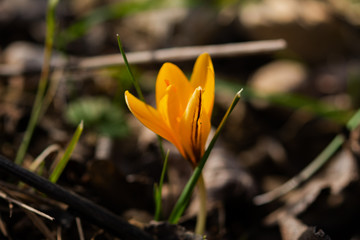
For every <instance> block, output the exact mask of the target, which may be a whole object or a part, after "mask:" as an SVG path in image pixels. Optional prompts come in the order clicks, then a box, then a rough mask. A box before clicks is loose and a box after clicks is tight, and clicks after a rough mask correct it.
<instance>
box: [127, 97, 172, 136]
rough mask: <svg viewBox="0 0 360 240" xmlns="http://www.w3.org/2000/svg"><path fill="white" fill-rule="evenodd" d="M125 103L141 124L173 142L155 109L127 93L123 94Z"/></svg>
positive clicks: (169, 131) (168, 130)
mask: <svg viewBox="0 0 360 240" xmlns="http://www.w3.org/2000/svg"><path fill="white" fill-rule="evenodd" d="M125 101H126V104H127V105H128V107H129V109H130V111H131V112H132V113H133V114H134V115H135V117H136V118H137V119H138V120H139V121H140V122H141V123H142V124H144V125H145V126H146V127H147V128H149V129H150V130H151V131H153V132H155V133H156V134H158V135H160V136H161V137H163V138H165V139H166V140H168V141H170V142H174V136H173V134H172V131H171V129H170V128H169V126H168V125H167V124H166V123H165V121H164V119H163V118H162V117H161V115H160V113H159V112H158V111H157V110H156V109H154V108H153V107H151V106H150V105H148V104H146V103H144V102H142V101H140V100H139V99H137V98H136V97H135V96H134V95H132V94H131V93H129V91H126V92H125Z"/></svg>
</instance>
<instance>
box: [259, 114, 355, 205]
mask: <svg viewBox="0 0 360 240" xmlns="http://www.w3.org/2000/svg"><path fill="white" fill-rule="evenodd" d="M359 124H360V109H359V110H358V111H357V112H356V113H355V114H354V115H353V117H352V118H351V119H350V120H349V121H348V123H347V124H346V126H347V128H348V129H349V130H350V131H352V130H354V129H355V128H356V127H357V126H359ZM344 142H345V137H344V136H343V135H342V134H338V135H336V136H335V138H334V139H333V140H332V141H331V142H330V143H329V145H328V146H327V147H326V148H325V149H324V150H323V151H322V152H321V153H320V154H319V155H318V156H317V157H316V158H315V159H314V160H313V161H312V162H311V163H310V164H309V165H308V166H307V167H305V168H304V169H303V170H302V171H301V172H300V173H299V174H297V175H296V176H295V177H293V178H291V179H290V180H288V181H287V182H285V183H284V184H282V185H281V186H279V187H277V188H275V189H273V190H272V191H270V192H267V193H264V194H260V195H258V196H256V197H255V198H254V199H253V201H254V203H255V204H256V205H263V204H266V203H269V202H271V201H273V200H275V199H277V198H279V197H281V196H283V195H285V194H286V193H288V192H290V191H291V190H293V189H295V188H296V187H298V186H299V185H300V184H301V183H302V182H304V181H306V180H308V179H309V178H310V177H311V176H313V175H314V174H315V173H316V172H317V171H318V170H319V169H320V168H321V167H322V166H323V165H324V164H325V163H327V161H328V160H329V159H331V157H332V156H333V155H334V153H335V152H336V151H337V150H338V149H339V148H340V147H341V145H342V144H343V143H344Z"/></svg>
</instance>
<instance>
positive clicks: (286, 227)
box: [279, 215, 330, 240]
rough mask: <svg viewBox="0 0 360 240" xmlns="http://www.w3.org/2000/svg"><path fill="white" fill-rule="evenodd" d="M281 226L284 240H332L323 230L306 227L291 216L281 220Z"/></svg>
mask: <svg viewBox="0 0 360 240" xmlns="http://www.w3.org/2000/svg"><path fill="white" fill-rule="evenodd" d="M279 225H280V232H281V236H282V239H283V240H321V239H324V240H330V237H329V236H328V235H326V234H325V232H324V231H323V230H321V229H318V228H316V227H309V226H306V225H305V224H303V223H302V222H301V221H300V220H298V219H297V218H294V217H293V216H291V215H287V216H285V217H283V218H281V219H280V220H279Z"/></svg>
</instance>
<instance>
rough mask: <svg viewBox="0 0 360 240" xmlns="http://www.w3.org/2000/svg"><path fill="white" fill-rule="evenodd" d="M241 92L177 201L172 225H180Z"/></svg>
mask: <svg viewBox="0 0 360 240" xmlns="http://www.w3.org/2000/svg"><path fill="white" fill-rule="evenodd" d="M241 92H242V89H241V90H240V91H239V92H237V93H236V95H235V97H234V99H233V101H232V103H231V105H230V107H229V108H228V110H227V112H226V113H225V115H224V117H223V119H222V120H221V122H220V124H219V126H218V128H217V129H216V131H215V134H214V137H213V138H212V139H211V142H210V144H209V146H208V148H207V149H206V151H205V153H204V155H203V156H202V158H201V160H200V162H199V164H198V165H197V166H196V167H195V169H194V172H193V174H192V175H191V177H190V179H189V181H188V182H187V184H186V185H185V187H184V190H183V191H182V193H181V195H180V197H179V199H178V200H177V202H176V204H175V206H174V208H173V210H172V212H171V214H170V217H169V219H168V221H169V222H170V223H171V224H176V223H178V221H179V219H180V217H181V216H182V214H183V212H184V211H185V208H186V206H187V204H188V202H189V201H190V197H191V194H192V192H193V190H194V187H195V185H196V183H197V181H198V179H199V177H200V175H201V172H202V170H203V168H204V165H205V163H206V161H207V159H208V157H209V155H210V153H211V150H212V149H213V147H214V145H215V142H216V140H217V139H218V137H219V135H220V132H221V130H222V129H223V127H224V125H225V122H226V120H227V119H228V118H229V116H230V113H231V112H232V110H233V109H234V107H235V106H236V104H237V103H238V101H239V99H240V94H241Z"/></svg>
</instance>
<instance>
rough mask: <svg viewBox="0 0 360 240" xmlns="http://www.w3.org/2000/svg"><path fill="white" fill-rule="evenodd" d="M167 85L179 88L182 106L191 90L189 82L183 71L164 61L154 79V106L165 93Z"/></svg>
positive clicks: (157, 104)
mask: <svg viewBox="0 0 360 240" xmlns="http://www.w3.org/2000/svg"><path fill="white" fill-rule="evenodd" d="M169 85H173V86H174V87H175V88H176V89H177V90H178V91H180V90H181V95H182V97H181V99H180V101H181V104H182V105H183V106H184V108H185V107H186V105H187V102H188V100H189V98H190V96H191V94H192V92H193V89H192V87H191V84H190V82H189V81H188V79H187V78H186V76H185V75H184V73H183V72H182V71H181V70H180V68H178V67H177V66H176V65H174V64H172V63H164V65H163V66H162V67H161V69H160V71H159V74H158V76H157V79H156V89H155V90H156V106H159V103H160V100H161V99H162V98H163V97H164V95H165V94H166V89H167V87H168V86H169Z"/></svg>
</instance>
